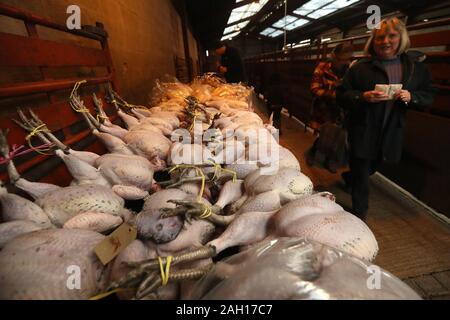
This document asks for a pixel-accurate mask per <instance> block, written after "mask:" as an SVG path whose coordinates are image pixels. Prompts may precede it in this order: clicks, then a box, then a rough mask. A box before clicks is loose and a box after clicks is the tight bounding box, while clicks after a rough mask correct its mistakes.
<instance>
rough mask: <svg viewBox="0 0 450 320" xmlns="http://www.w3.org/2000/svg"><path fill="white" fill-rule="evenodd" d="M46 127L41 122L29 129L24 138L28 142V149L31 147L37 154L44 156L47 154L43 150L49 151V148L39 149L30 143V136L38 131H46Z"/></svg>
mask: <svg viewBox="0 0 450 320" xmlns="http://www.w3.org/2000/svg"><path fill="white" fill-rule="evenodd" d="M47 131H48V130H47V128H46V126H45V124H44V123H43V124H41V125H39V126H37V127H36V128H34V129H33V131H31V132H30V133H29V134H28V135H27V136H26V137H25V140H27V142H28V146H29V147H30V149H32V150H33V151H34V152H37V153H39V154H42V155H44V156H48V155H49V154H48V153H45V151H49V150H50V148H48V149H43V150H44V151H41V150H39V149H36V148H35V147H34V146H33V144H32V143H31V138H33V137H34V136H35V135H36V134H38V133H40V132H47Z"/></svg>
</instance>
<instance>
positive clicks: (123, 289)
mask: <svg viewBox="0 0 450 320" xmlns="http://www.w3.org/2000/svg"><path fill="white" fill-rule="evenodd" d="M129 290H134V289H132V288H126V289H125V288H117V289H114V290H111V291H108V292H103V293H100V294H97V295H95V296H93V297H90V298H89V300H100V299H103V298H106V297H107V296H110V295H112V294H113V293H116V292H122V291H129Z"/></svg>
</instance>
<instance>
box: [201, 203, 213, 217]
mask: <svg viewBox="0 0 450 320" xmlns="http://www.w3.org/2000/svg"><path fill="white" fill-rule="evenodd" d="M204 207H205V210H204V211H203V213H202V214H201V215H200V216H199V218H200V219H206V218H208V217H210V216H211V215H212V214H213V212H212V210H211V208H210V207H208V206H207V205H206V204H204Z"/></svg>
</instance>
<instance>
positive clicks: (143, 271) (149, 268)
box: [107, 246, 216, 297]
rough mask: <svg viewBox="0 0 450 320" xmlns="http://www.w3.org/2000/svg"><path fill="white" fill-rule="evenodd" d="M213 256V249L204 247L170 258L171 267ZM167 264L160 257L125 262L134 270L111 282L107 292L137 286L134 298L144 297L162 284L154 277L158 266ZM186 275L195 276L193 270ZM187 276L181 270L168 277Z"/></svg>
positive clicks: (179, 278)
mask: <svg viewBox="0 0 450 320" xmlns="http://www.w3.org/2000/svg"><path fill="white" fill-rule="evenodd" d="M215 254H216V249H215V248H214V247H212V246H205V247H201V248H199V249H195V250H193V251H190V252H186V253H181V254H176V255H174V256H172V261H171V265H172V266H174V265H176V264H178V263H180V262H190V261H195V260H201V259H206V258H210V257H213V256H215ZM167 262H168V257H160V258H157V259H149V260H144V261H140V262H125V264H126V265H127V266H128V267H131V268H134V270H132V271H130V272H129V273H128V274H127V275H126V276H124V277H122V278H121V279H119V280H118V281H116V282H112V283H111V284H110V285H109V286H108V288H107V291H110V290H114V289H117V288H130V287H134V286H136V285H137V284H139V287H138V291H137V293H136V296H140V297H144V296H146V295H148V294H149V293H151V292H152V291H153V290H155V289H156V288H158V287H159V286H160V285H161V284H162V279H161V277H156V276H155V275H156V274H158V273H159V271H160V270H159V269H160V265H161V264H162V265H166V264H167ZM180 273H181V274H180ZM187 273H188V275H189V276H192V274H195V272H194V271H193V270H189V272H187ZM188 275H185V274H184V273H182V270H181V271H179V272H174V273H172V274H170V275H169V276H168V277H169V279H173V280H182V279H189V278H183V277H186V276H188Z"/></svg>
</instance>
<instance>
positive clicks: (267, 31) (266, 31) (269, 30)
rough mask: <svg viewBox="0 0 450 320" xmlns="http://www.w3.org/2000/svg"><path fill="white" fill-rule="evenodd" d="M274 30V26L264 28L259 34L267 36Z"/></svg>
mask: <svg viewBox="0 0 450 320" xmlns="http://www.w3.org/2000/svg"><path fill="white" fill-rule="evenodd" d="M274 31H276V30H275V29H274V28H266V29H264V30H263V31H261V32H260V33H259V34H262V35H263V36H268V35H269V34H271V33H272V32H274Z"/></svg>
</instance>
